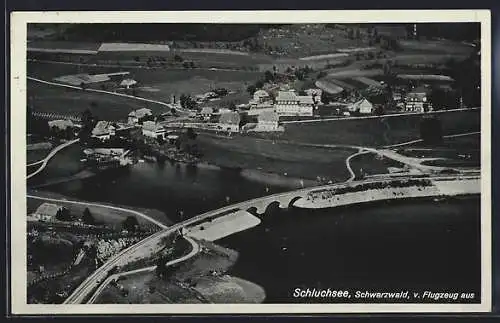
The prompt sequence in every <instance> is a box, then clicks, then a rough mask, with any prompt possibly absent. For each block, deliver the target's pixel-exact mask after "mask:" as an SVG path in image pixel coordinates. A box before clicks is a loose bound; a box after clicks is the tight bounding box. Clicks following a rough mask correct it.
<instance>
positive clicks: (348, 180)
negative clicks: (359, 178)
mask: <svg viewBox="0 0 500 323" xmlns="http://www.w3.org/2000/svg"><path fill="white" fill-rule="evenodd" d="M368 153H369V151H365V150H363V149H359V151H358V152H357V153H355V154H352V155H351V156H349V157H347V158H346V160H345V166H346V167H347V170H348V171H349V174H350V175H351V176H350V177H349V178H348V179H347V180H346V182H352V181H353V180H354V179H355V178H356V174H355V173H354V171H353V170H352V168H351V159H353V158H354V157H356V156H359V155H364V154H368Z"/></svg>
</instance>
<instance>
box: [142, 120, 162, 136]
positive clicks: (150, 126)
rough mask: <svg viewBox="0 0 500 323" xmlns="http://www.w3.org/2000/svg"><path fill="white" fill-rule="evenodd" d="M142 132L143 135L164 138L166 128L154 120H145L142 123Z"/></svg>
mask: <svg viewBox="0 0 500 323" xmlns="http://www.w3.org/2000/svg"><path fill="white" fill-rule="evenodd" d="M142 134H143V135H144V136H145V137H150V138H155V139H157V138H162V139H165V134H166V130H165V128H164V127H163V126H162V125H160V124H158V123H156V122H154V121H145V122H144V123H143V124H142Z"/></svg>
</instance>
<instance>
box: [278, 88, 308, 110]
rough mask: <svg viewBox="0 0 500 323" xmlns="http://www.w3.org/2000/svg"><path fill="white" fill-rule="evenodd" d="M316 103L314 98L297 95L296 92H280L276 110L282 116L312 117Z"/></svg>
mask: <svg viewBox="0 0 500 323" xmlns="http://www.w3.org/2000/svg"><path fill="white" fill-rule="evenodd" d="M313 107H314V101H313V98H312V96H309V95H305V96H301V95H297V94H296V93H295V91H293V90H289V91H279V92H278V96H277V97H276V104H275V109H276V113H278V115H280V116H312V115H313Z"/></svg>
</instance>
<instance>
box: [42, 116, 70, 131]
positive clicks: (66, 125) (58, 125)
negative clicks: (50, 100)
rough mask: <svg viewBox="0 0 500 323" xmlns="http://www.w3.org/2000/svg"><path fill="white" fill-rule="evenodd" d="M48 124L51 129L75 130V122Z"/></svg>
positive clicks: (65, 121) (64, 121)
mask: <svg viewBox="0 0 500 323" xmlns="http://www.w3.org/2000/svg"><path fill="white" fill-rule="evenodd" d="M48 124H49V128H51V129H52V128H57V129H58V130H66V129H67V128H73V127H74V126H75V125H74V124H73V122H72V121H71V120H68V119H59V120H51V121H49V122H48Z"/></svg>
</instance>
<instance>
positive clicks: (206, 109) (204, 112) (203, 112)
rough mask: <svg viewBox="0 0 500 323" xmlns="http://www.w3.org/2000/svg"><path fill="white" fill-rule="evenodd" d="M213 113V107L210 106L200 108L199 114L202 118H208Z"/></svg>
mask: <svg viewBox="0 0 500 323" xmlns="http://www.w3.org/2000/svg"><path fill="white" fill-rule="evenodd" d="M213 113H214V109H213V108H210V107H204V108H202V109H201V111H200V114H201V116H202V117H203V119H204V120H210V117H211V116H212V114H213Z"/></svg>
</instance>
